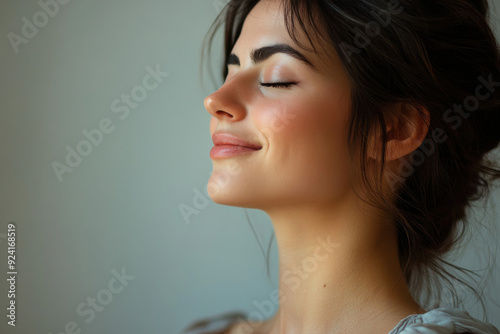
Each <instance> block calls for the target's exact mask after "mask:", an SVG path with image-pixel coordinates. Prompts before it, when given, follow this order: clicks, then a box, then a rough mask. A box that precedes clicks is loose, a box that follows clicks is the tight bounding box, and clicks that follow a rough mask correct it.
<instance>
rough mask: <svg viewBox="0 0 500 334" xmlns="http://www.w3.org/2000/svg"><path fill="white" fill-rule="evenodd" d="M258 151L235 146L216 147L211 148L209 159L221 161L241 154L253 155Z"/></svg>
mask: <svg viewBox="0 0 500 334" xmlns="http://www.w3.org/2000/svg"><path fill="white" fill-rule="evenodd" d="M257 151H259V150H257V149H254V148H249V147H244V146H235V145H217V146H214V147H212V149H211V150H210V158H212V159H223V158H229V157H234V156H237V155H242V154H249V153H254V152H257Z"/></svg>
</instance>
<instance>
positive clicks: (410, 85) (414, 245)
mask: <svg viewBox="0 0 500 334" xmlns="http://www.w3.org/2000/svg"><path fill="white" fill-rule="evenodd" d="M258 2H259V0H232V1H230V2H229V3H228V4H227V5H226V7H225V8H224V10H223V11H222V12H221V14H220V15H219V16H218V18H217V19H216V21H215V22H214V24H213V25H212V27H211V30H210V31H209V34H208V35H207V38H208V43H209V45H208V53H210V46H211V43H212V42H213V39H214V36H215V34H216V32H217V30H218V28H220V26H221V25H223V24H225V30H224V62H223V64H222V77H223V79H225V78H226V76H227V67H226V66H225V65H226V62H227V59H228V56H229V54H230V52H231V51H232V48H233V46H234V44H235V43H236V40H237V39H238V37H239V35H240V33H241V29H242V25H243V22H244V20H245V18H246V16H247V15H248V13H249V12H250V11H251V10H252V8H253V7H254V6H255V5H256V4H257V3H258ZM282 5H283V8H284V15H285V23H286V26H287V29H288V33H289V35H290V36H291V37H292V39H293V40H294V41H295V42H297V44H299V45H300V46H302V47H304V48H306V46H304V45H302V44H301V43H300V42H299V41H298V39H297V37H296V30H297V29H300V30H301V31H303V32H304V33H305V34H306V36H307V37H308V39H309V41H310V42H311V45H312V46H313V48H314V50H316V48H317V47H318V46H319V47H321V46H322V45H323V46H325V45H327V46H328V47H331V46H333V47H334V49H335V50H336V53H337V55H338V57H340V59H341V61H342V63H343V66H344V68H345V70H346V72H347V73H348V75H349V77H350V81H351V86H352V101H351V102H352V110H351V115H350V120H349V129H348V139H349V145H350V148H351V152H352V159H353V163H355V164H356V165H357V166H358V167H359V168H358V170H359V173H360V175H361V177H362V180H363V186H364V188H365V189H367V190H368V194H369V196H368V198H364V200H366V201H367V202H369V203H371V204H372V205H374V206H376V207H379V208H382V209H384V210H388V212H391V213H393V215H394V221H393V222H391V223H392V224H394V228H395V229H396V230H397V235H398V249H399V259H400V264H401V268H402V270H403V272H404V275H405V279H406V281H407V283H408V286H409V287H410V290H411V291H412V293H413V294H414V296H418V295H427V296H428V298H430V294H432V293H434V294H436V293H437V294H438V293H439V291H431V290H432V288H430V287H431V286H432V285H431V284H430V280H432V278H433V277H434V278H439V279H440V280H441V282H442V283H445V284H446V283H447V284H448V285H449V287H450V288H453V283H454V282H456V281H459V282H460V283H462V284H464V285H465V286H468V287H470V288H471V289H472V291H473V292H475V293H476V290H475V289H474V287H473V286H471V285H470V283H468V282H467V281H466V280H465V279H463V278H460V277H459V276H458V272H457V273H455V274H453V273H452V270H453V269H458V271H459V272H461V273H464V274H467V275H471V274H472V275H473V274H474V272H472V271H470V270H466V269H463V268H459V267H456V266H454V265H453V264H451V263H449V262H447V261H446V260H444V259H443V255H445V254H446V253H447V252H448V251H449V250H450V249H451V248H452V246H454V245H455V244H456V243H457V242H458V241H459V240H460V239H461V238H462V236H463V232H464V231H465V228H466V227H467V225H468V224H469V221H468V219H467V213H468V210H469V209H470V207H471V203H472V202H473V201H476V200H479V199H481V198H483V197H485V196H487V194H488V193H489V191H490V188H491V186H492V185H493V184H494V181H495V180H497V179H498V178H500V170H499V169H498V168H497V166H495V165H494V164H493V160H492V159H491V157H490V155H489V154H487V153H488V152H490V151H491V150H493V149H494V148H496V147H497V146H498V144H499V141H500V89H499V88H500V62H499V60H500V58H499V50H498V46H497V41H496V39H495V37H494V35H493V33H492V31H491V29H490V26H489V24H488V19H489V10H488V2H487V0H439V1H436V0H432V1H431V0H399V1H398V0H392V1H386V0H356V1H351V0H289V1H282ZM317 40H320V41H322V43H323V44H322V45H317V44H316V45H315V44H314V43H312V41H317ZM204 51H205V49H204ZM204 51H203V53H202V54H203V55H204V54H205V53H204ZM203 59H205V58H204V57H203ZM397 103H403V104H406V105H409V106H413V107H415V108H416V109H417V110H420V111H422V110H423V109H426V110H428V111H429V114H430V123H429V131H428V133H427V137H426V139H425V140H424V142H423V143H422V145H421V146H420V147H419V148H418V149H417V150H416V151H414V152H412V153H411V154H410V155H408V156H406V157H404V158H402V159H400V161H399V162H400V168H399V173H397V174H392V175H389V180H392V181H394V182H393V184H392V186H393V187H392V190H393V195H394V196H395V201H387V200H386V199H384V198H382V196H381V193H382V191H381V188H380V186H381V184H382V182H381V180H382V179H381V178H382V177H383V172H384V166H385V148H386V137H385V132H386V131H385V130H386V127H385V122H384V119H385V117H387V116H388V115H387V108H385V107H386V106H388V105H393V104H397ZM391 116H394V115H391ZM396 116H399V117H401V118H404V114H401V115H396ZM377 128H379V129H382V132H381V133H382V142H381V143H380V144H381V157H382V159H381V161H380V164H379V166H377V172H376V173H374V171H372V170H368V168H367V166H368V164H367V161H368V158H367V148H368V140H369V138H371V137H373V136H374V131H375V129H377ZM369 175H379V176H378V178H375V179H373V178H371V177H369ZM476 295H477V293H476ZM478 297H479V298H480V296H478Z"/></svg>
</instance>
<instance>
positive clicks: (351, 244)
mask: <svg viewBox="0 0 500 334" xmlns="http://www.w3.org/2000/svg"><path fill="white" fill-rule="evenodd" d="M299 38H300V41H301V42H303V43H304V44H305V45H308V43H306V42H307V39H306V38H305V36H304V35H303V33H300V32H299ZM273 44H287V45H289V46H291V47H292V48H293V49H295V50H297V51H299V52H300V53H301V54H302V55H303V56H304V57H305V58H306V59H307V60H308V61H309V62H310V63H311V64H312V65H313V66H314V68H313V67H312V66H310V65H308V64H307V63H305V62H304V61H302V60H300V59H297V58H296V57H293V56H291V55H289V54H286V53H281V52H280V53H275V54H273V55H271V56H270V57H268V58H267V59H265V60H263V61H261V62H258V63H256V64H254V63H253V62H252V60H251V56H250V55H251V53H252V51H253V50H254V49H256V48H260V47H263V46H269V45H273ZM318 50H322V49H321V48H319V49H318ZM325 52H326V51H325ZM232 53H234V54H235V55H236V56H237V58H238V59H239V62H234V61H233V62H232V64H230V65H228V68H229V74H228V76H227V78H226V81H225V83H224V84H223V85H222V86H221V87H220V88H219V89H218V90H217V91H216V92H214V93H213V94H211V95H209V96H207V98H206V99H205V108H206V109H207V111H208V112H209V113H210V114H211V115H212V117H211V121H210V132H211V134H213V133H214V132H215V131H228V132H231V133H233V134H235V135H238V136H240V137H242V138H244V139H246V140H248V141H251V142H253V143H259V144H260V145H261V146H262V149H261V150H258V151H255V152H252V153H250V154H245V155H238V156H234V157H230V158H225V159H214V160H213V173H212V176H211V177H210V180H209V185H208V190H209V194H210V197H211V198H212V200H213V201H214V202H216V203H219V204H223V205H230V206H239V207H247V208H256V209H260V210H263V211H265V212H266V213H267V214H268V215H269V217H270V219H271V221H272V224H273V226H274V231H275V235H276V241H277V245H278V249H279V275H280V276H279V277H280V279H279V291H280V305H279V308H278V306H277V305H276V310H275V311H276V312H275V315H274V316H273V317H271V318H270V319H267V320H265V321H263V322H261V323H251V324H252V326H251V327H253V328H254V330H253V333H255V334H257V333H261V334H285V333H286V334H299V333H301V334H304V333H322V334H323V333H343V334H349V333H357V334H359V333H374V334H377V333H380V334H382V333H388V332H389V331H390V330H391V329H393V328H394V327H395V326H396V325H397V323H398V322H399V321H400V320H401V319H403V318H404V317H406V316H408V315H411V314H417V313H424V312H425V310H424V309H422V308H421V307H420V306H419V305H418V303H417V302H416V301H415V300H414V299H413V298H412V296H411V294H410V292H409V290H408V287H407V285H406V283H405V280H404V278H403V275H402V272H401V269H400V265H399V259H398V252H397V238H396V235H395V233H394V230H393V229H392V228H391V217H388V216H386V215H384V214H383V213H381V212H378V211H377V210H376V209H375V208H373V207H370V206H368V205H366V204H365V203H364V202H362V201H361V200H360V199H359V198H358V197H357V196H356V195H355V194H354V192H353V190H352V184H353V182H355V179H354V176H353V173H352V169H353V166H352V164H351V162H350V158H349V151H348V149H347V137H346V131H347V120H348V116H349V113H350V108H351V105H350V97H351V88H350V87H351V86H350V81H349V77H348V75H347V73H346V72H345V70H344V68H343V67H342V64H341V63H340V60H339V58H338V57H337V56H336V54H335V52H334V51H333V50H330V53H329V55H328V58H327V57H322V56H321V54H319V53H315V52H312V51H311V50H309V51H308V50H305V49H302V48H300V47H299V46H298V45H297V44H296V43H294V42H293V40H292V38H291V37H290V36H289V35H288V33H287V30H286V27H285V24H284V19H283V12H282V8H280V2H279V1H278V0H263V1H260V2H259V3H258V4H257V5H256V7H255V8H254V9H253V10H252V11H251V13H250V14H249V15H248V17H247V18H246V20H245V23H244V25H243V29H242V32H241V35H240V37H239V38H238V40H237V42H236V44H235V45H234V48H233V50H232ZM273 82H293V83H294V84H292V85H290V86H289V87H269V86H263V85H261V83H273ZM391 107H392V108H402V107H405V106H402V105H394V106H391ZM367 112H369V111H367ZM408 114H409V116H408V121H407V122H398V121H393V120H386V123H387V134H388V139H389V141H388V146H387V156H386V159H387V160H388V161H389V164H390V163H391V162H392V163H394V162H395V161H397V159H398V158H401V157H403V156H405V155H407V154H409V153H411V152H412V151H414V150H415V149H417V148H418V146H419V145H420V144H421V142H422V141H423V139H424V138H425V135H426V133H427V129H428V128H427V126H426V123H425V122H424V120H422V118H421V117H419V116H418V113H416V112H413V113H412V112H409V113H408ZM374 142H376V141H374ZM372 146H373V150H372V151H370V156H371V157H372V158H373V159H377V157H378V155H377V153H376V152H377V151H376V145H375V144H372ZM389 167H390V166H389ZM320 240H321V241H320ZM325 241H326V242H327V243H329V244H330V252H328V251H327V250H326V248H324V247H323V248H321V247H322V246H321V245H322V244H324V242H325ZM332 250H333V251H332ZM248 327H249V326H248V324H245V323H239V324H236V325H235V326H233V327H232V329H231V331H230V333H232V334H236V333H247V334H248V331H247V330H245V329H244V328H247V329H248Z"/></svg>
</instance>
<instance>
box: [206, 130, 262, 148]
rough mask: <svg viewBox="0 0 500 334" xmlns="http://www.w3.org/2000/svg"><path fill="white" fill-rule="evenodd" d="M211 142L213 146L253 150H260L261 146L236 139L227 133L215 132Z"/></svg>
mask: <svg viewBox="0 0 500 334" xmlns="http://www.w3.org/2000/svg"><path fill="white" fill-rule="evenodd" d="M212 141H213V142H214V145H215V146H219V145H233V146H242V147H246V148H251V149H254V150H260V149H261V148H262V146H261V145H259V144H256V143H252V142H250V141H247V140H245V139H243V138H240V137H237V136H235V135H233V134H230V133H228V132H216V133H214V134H213V135H212Z"/></svg>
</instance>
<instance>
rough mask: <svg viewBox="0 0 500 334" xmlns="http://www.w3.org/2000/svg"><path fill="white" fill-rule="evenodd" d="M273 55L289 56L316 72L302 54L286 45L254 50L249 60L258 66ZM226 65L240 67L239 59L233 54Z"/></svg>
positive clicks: (274, 45) (268, 46)
mask: <svg viewBox="0 0 500 334" xmlns="http://www.w3.org/2000/svg"><path fill="white" fill-rule="evenodd" d="M275 53H284V54H287V55H290V56H292V57H294V58H296V59H298V60H300V61H301V62H303V63H305V64H306V65H308V66H310V67H312V68H313V69H314V70H316V71H317V69H316V67H314V65H313V64H312V63H311V62H310V61H309V60H307V58H306V57H304V55H303V54H302V53H300V52H299V51H297V50H295V49H294V48H292V47H291V46H290V45H287V44H273V45H267V46H263V47H261V48H258V49H254V50H253V51H252V53H251V54H250V58H251V59H252V62H253V63H254V64H258V63H260V62H263V61H264V60H266V59H268V58H269V57H271V56H272V55H274V54H275ZM228 65H238V66H240V59H239V58H238V56H237V55H235V54H234V53H231V54H230V55H229V57H228V58H227V64H226V66H228Z"/></svg>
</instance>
